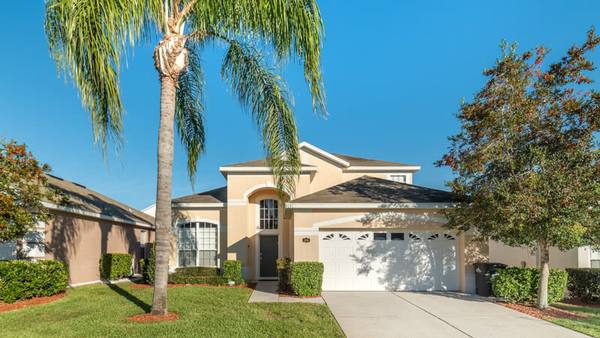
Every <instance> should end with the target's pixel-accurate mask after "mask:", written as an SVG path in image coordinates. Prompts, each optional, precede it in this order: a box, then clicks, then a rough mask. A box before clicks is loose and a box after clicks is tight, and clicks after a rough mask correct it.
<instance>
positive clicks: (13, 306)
mask: <svg viewBox="0 0 600 338" xmlns="http://www.w3.org/2000/svg"><path fill="white" fill-rule="evenodd" d="M64 296H65V293H64V292H63V293H59V294H56V295H54V296H47V297H35V298H31V299H24V300H19V301H16V302H14V303H4V302H0V312H7V311H13V310H17V309H22V308H24V307H29V306H34V305H41V304H48V303H52V302H55V301H57V300H59V299H61V298H63V297H64Z"/></svg>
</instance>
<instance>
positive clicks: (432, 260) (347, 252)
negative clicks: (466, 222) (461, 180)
mask: <svg viewBox="0 0 600 338" xmlns="http://www.w3.org/2000/svg"><path fill="white" fill-rule="evenodd" d="M377 237H378V238H382V236H381V235H378V236H377ZM325 238H328V239H325ZM385 238H386V240H374V236H373V232H350V231H347V232H336V233H335V235H334V236H331V233H327V234H323V233H322V234H321V236H320V243H319V245H320V259H321V261H322V262H323V263H324V265H325V272H324V281H323V289H325V290H419V291H424V290H457V289H458V269H457V263H456V259H457V254H456V246H457V242H456V239H455V238H454V237H453V236H451V235H447V234H445V233H442V232H439V233H430V232H415V233H411V232H405V233H404V240H401V238H402V236H395V239H396V240H391V236H390V234H388V235H387V237H385Z"/></svg>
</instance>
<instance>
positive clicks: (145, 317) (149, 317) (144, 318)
mask: <svg viewBox="0 0 600 338" xmlns="http://www.w3.org/2000/svg"><path fill="white" fill-rule="evenodd" d="M178 318H179V316H178V315H177V313H175V312H169V313H167V314H166V315H164V316H156V315H153V314H151V313H144V314H141V315H135V316H130V317H127V320H129V321H131V322H136V323H155V322H167V321H173V320H177V319H178Z"/></svg>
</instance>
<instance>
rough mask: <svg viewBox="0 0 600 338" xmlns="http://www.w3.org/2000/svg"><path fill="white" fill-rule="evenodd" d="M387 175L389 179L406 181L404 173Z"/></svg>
mask: <svg viewBox="0 0 600 338" xmlns="http://www.w3.org/2000/svg"><path fill="white" fill-rule="evenodd" d="M388 177H389V179H390V181H394V182H400V183H406V175H400V174H390V175H389V176H388Z"/></svg>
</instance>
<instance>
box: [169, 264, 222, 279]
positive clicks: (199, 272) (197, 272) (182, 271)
mask: <svg viewBox="0 0 600 338" xmlns="http://www.w3.org/2000/svg"><path fill="white" fill-rule="evenodd" d="M175 273H176V274H178V275H185V276H208V277H214V276H219V268H210V267H203V266H187V267H183V268H177V269H175Z"/></svg>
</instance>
